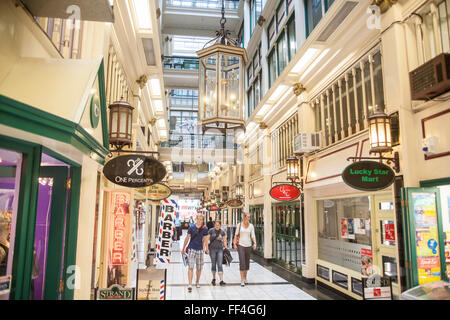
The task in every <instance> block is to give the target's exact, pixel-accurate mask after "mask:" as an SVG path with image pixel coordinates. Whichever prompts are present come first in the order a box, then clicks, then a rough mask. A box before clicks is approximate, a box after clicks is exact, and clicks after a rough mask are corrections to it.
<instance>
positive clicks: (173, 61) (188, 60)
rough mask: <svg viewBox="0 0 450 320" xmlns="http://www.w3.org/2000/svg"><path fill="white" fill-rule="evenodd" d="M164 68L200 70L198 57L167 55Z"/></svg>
mask: <svg viewBox="0 0 450 320" xmlns="http://www.w3.org/2000/svg"><path fill="white" fill-rule="evenodd" d="M164 69H176V70H198V58H195V57H177V56H165V57H164Z"/></svg>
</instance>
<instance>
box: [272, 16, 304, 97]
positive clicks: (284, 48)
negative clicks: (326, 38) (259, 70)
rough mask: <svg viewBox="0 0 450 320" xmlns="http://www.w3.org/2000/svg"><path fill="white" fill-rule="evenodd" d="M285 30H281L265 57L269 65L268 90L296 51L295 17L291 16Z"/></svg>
mask: <svg viewBox="0 0 450 320" xmlns="http://www.w3.org/2000/svg"><path fill="white" fill-rule="evenodd" d="M286 26H287V27H286V28H283V29H282V31H281V32H280V33H279V35H278V36H277V37H276V41H275V43H274V45H273V46H272V49H271V50H270V53H269V55H268V57H267V63H268V65H269V88H270V87H271V86H272V85H273V83H274V82H275V80H276V79H277V78H278V76H279V75H280V74H281V73H282V72H283V70H284V69H285V68H286V66H287V65H288V63H289V61H291V59H292V58H293V57H294V55H295V52H296V51H297V43H296V38H295V16H294V14H291V16H290V18H289V20H288V22H287V23H286Z"/></svg>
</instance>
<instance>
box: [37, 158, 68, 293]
mask: <svg viewBox="0 0 450 320" xmlns="http://www.w3.org/2000/svg"><path fill="white" fill-rule="evenodd" d="M69 190H70V166H69V165H67V164H66V163H64V162H61V161H59V160H57V159H55V158H53V157H51V156H49V155H47V154H45V153H43V154H42V158H41V168H40V174H39V190H38V202H37V212H36V227H35V235H34V247H33V249H34V251H33V268H32V274H31V279H32V281H31V296H30V298H31V299H34V300H43V299H60V298H61V294H62V291H61V290H60V289H61V288H60V285H59V284H60V282H61V281H62V280H63V278H64V272H63V269H64V252H65V250H64V245H65V240H66V239H65V234H66V232H65V231H66V223H67V213H68V207H67V204H68V196H69Z"/></svg>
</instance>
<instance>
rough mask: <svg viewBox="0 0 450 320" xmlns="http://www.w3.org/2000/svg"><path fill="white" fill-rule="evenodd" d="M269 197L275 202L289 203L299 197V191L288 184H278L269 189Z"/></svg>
mask: <svg viewBox="0 0 450 320" xmlns="http://www.w3.org/2000/svg"><path fill="white" fill-rule="evenodd" d="M269 194H270V196H271V197H272V198H274V199H275V200H280V201H290V200H295V199H297V198H298V197H299V196H300V190H299V189H298V188H297V187H295V186H292V185H289V184H279V185H277V186H275V187H273V188H272V189H270V193H269Z"/></svg>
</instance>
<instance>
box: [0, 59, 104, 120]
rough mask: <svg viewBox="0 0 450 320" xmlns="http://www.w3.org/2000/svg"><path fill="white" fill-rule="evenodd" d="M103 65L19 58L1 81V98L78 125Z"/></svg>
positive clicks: (79, 61)
mask: <svg viewBox="0 0 450 320" xmlns="http://www.w3.org/2000/svg"><path fill="white" fill-rule="evenodd" d="M100 63H101V61H93V60H73V59H71V60H68V59H44V58H18V59H16V60H15V61H14V62H13V63H11V64H10V65H9V70H8V71H7V72H5V74H6V75H5V77H3V78H0V94H2V95H4V96H7V97H9V98H11V99H14V100H16V101H20V102H22V103H25V104H27V105H30V106H33V107H34V108H38V109H40V110H42V111H45V112H48V113H50V114H53V115H56V116H58V117H61V118H64V119H66V120H69V121H72V122H75V123H79V122H80V117H81V114H80V113H82V111H83V109H84V107H85V105H86V102H87V99H88V96H89V92H90V90H91V88H92V86H93V84H94V80H95V78H96V76H97V72H98V70H99V66H100Z"/></svg>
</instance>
